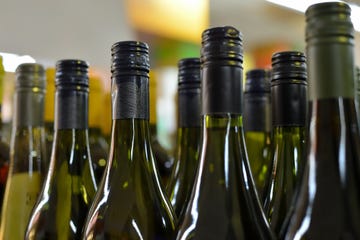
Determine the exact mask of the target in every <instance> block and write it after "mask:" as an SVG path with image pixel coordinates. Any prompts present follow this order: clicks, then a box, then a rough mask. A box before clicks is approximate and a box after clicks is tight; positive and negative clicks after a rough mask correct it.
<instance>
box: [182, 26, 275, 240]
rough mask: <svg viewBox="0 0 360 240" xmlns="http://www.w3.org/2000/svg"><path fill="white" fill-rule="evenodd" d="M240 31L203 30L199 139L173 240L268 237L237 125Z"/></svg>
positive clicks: (270, 236) (239, 123)
mask: <svg viewBox="0 0 360 240" xmlns="http://www.w3.org/2000/svg"><path fill="white" fill-rule="evenodd" d="M242 61H243V54H242V36H241V33H240V32H239V31H238V30H237V29H235V28H233V27H229V26H226V27H215V28H210V29H207V30H205V31H204V32H203V34H202V48H201V66H202V70H201V74H202V82H201V95H202V115H203V123H202V124H203V129H202V133H203V139H202V146H201V151H200V157H199V166H198V168H197V172H196V177H195V182H194V186H193V189H192V193H191V196H190V199H189V203H188V205H187V208H186V211H185V212H184V215H183V216H182V217H181V219H180V221H179V223H180V224H179V230H178V234H177V238H176V239H177V240H189V239H193V240H203V239H206V240H215V239H216V240H225V239H273V237H274V235H273V233H272V231H271V229H270V227H269V224H268V222H267V220H266V218H265V215H264V213H263V211H262V207H261V205H260V201H259V199H258V195H257V191H256V188H255V184H254V181H253V179H252V175H251V170H250V166H249V162H248V159H247V153H246V147H245V140H244V132H243V126H242V98H243V96H242V94H243V92H242Z"/></svg>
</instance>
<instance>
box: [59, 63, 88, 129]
mask: <svg viewBox="0 0 360 240" xmlns="http://www.w3.org/2000/svg"><path fill="white" fill-rule="evenodd" d="M88 68H89V65H88V63H87V62H85V61H83V60H77V59H66V60H59V61H58V62H57V63H56V79H55V85H56V95H55V96H56V98H55V99H56V100H55V125H54V129H56V130H57V129H87V128H88V95H89V94H88V93H89V77H88Z"/></svg>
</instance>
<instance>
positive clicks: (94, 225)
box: [82, 119, 176, 240]
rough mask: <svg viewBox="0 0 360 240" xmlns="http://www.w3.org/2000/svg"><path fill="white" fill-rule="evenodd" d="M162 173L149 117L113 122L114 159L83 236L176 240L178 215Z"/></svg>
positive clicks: (112, 157) (109, 166)
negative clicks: (151, 136)
mask: <svg viewBox="0 0 360 240" xmlns="http://www.w3.org/2000/svg"><path fill="white" fill-rule="evenodd" d="M156 171H157V170H156V162H155V159H154V156H153V153H152V150H151V145H150V132H149V126H148V120H142V119H116V120H113V125H112V136H111V144H110V153H109V159H108V163H107V165H106V169H105V174H104V176H103V179H102V181H101V183H100V186H99V190H98V192H97V194H96V197H95V199H94V202H93V204H92V207H91V209H90V211H89V214H88V217H87V220H86V228H85V231H84V235H83V237H82V239H86V240H90V239H97V240H100V239H106V240H138V239H139V240H140V239H147V240H169V239H173V236H174V230H175V225H176V218H175V214H174V212H173V209H172V207H171V204H170V202H169V200H168V199H167V198H166V196H165V194H164V192H163V190H162V188H161V185H160V178H159V177H158V173H157V172H156Z"/></svg>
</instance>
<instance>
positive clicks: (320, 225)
mask: <svg viewBox="0 0 360 240" xmlns="http://www.w3.org/2000/svg"><path fill="white" fill-rule="evenodd" d="M350 12H351V9H350V7H349V6H348V5H347V4H346V3H343V2H330V3H320V4H315V5H312V6H310V7H309V8H308V9H307V10H306V14H305V15H306V49H307V54H306V55H307V60H308V79H309V89H310V94H311V99H312V116H311V122H310V133H309V144H308V145H309V151H308V154H307V163H306V167H305V171H304V176H303V180H302V184H301V188H300V192H299V196H298V200H297V202H296V206H295V210H294V212H293V214H292V217H291V219H290V224H289V226H288V228H287V230H286V234H285V237H284V238H285V239H289V240H290V239H291V240H292V239H360V214H359V213H360V181H359V179H360V165H359V163H360V138H359V130H358V128H357V121H356V111H355V105H354V76H355V73H354V69H355V67H354V29H353V25H352V23H351V19H350Z"/></svg>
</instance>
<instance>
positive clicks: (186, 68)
mask: <svg viewBox="0 0 360 240" xmlns="http://www.w3.org/2000/svg"><path fill="white" fill-rule="evenodd" d="M178 69H179V73H178V90H179V91H180V90H182V89H187V88H200V83H201V77H200V58H183V59H181V60H180V61H179V62H178Z"/></svg>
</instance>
